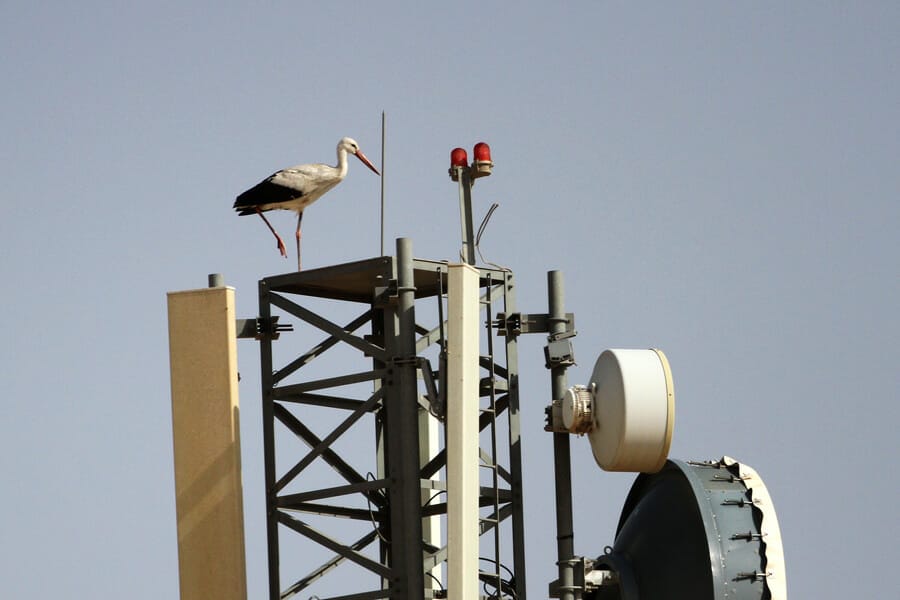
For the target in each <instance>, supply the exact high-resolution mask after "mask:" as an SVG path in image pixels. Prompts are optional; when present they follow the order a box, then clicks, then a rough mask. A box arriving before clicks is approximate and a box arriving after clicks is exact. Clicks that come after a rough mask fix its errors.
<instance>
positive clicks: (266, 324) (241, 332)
mask: <svg viewBox="0 0 900 600" xmlns="http://www.w3.org/2000/svg"><path fill="white" fill-rule="evenodd" d="M293 330H294V326H293V325H292V324H290V323H285V324H280V323H278V317H277V316H274V317H270V318H268V319H265V318H263V317H257V318H255V319H236V320H235V332H236V334H237V338H238V339H249V338H252V339H255V340H264V339H269V340H277V339H278V338H279V337H280V336H281V334H282V333H283V332H285V331H293Z"/></svg>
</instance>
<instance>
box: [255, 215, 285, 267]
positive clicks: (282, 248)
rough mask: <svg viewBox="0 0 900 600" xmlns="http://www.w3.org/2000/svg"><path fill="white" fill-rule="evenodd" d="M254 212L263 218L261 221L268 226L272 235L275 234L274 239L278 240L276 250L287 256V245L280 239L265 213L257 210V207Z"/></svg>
mask: <svg viewBox="0 0 900 600" xmlns="http://www.w3.org/2000/svg"><path fill="white" fill-rule="evenodd" d="M256 214H258V215H259V217H260V218H261V219H262V220H263V222H264V223H265V224H266V227H268V228H269V231H271V232H272V235H274V236H275V239H276V240H278V251H279V252H281V255H282V256H283V257H285V258H287V246H285V245H284V240H283V239H281V236H280V235H278V232H277V231H275V228H274V227H272V224H271V223H269V220H268V219H267V218H266V215H264V214H262V211H261V210H259V209H258V208H257V209H256Z"/></svg>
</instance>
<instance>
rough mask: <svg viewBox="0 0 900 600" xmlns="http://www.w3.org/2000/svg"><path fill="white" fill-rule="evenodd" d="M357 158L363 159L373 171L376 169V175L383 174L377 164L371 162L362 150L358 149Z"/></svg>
mask: <svg viewBox="0 0 900 600" xmlns="http://www.w3.org/2000/svg"><path fill="white" fill-rule="evenodd" d="M356 158H358V159H359V160H361V161H362V163H363V164H364V165H366V166H367V167H369V168H370V169H372V171H374V172H375V174H376V175H379V176H380V175H381V173H379V172H378V169H376V168H375V165H373V164H372V163H371V162H369V159H368V158H366V155H365V154H363V153H362V151H361V150H357V151H356Z"/></svg>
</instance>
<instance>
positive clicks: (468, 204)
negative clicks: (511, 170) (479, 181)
mask: <svg viewBox="0 0 900 600" xmlns="http://www.w3.org/2000/svg"><path fill="white" fill-rule="evenodd" d="M456 169H457V175H458V178H459V219H460V223H461V224H462V259H463V261H465V262H466V264H470V265H474V264H475V225H474V220H473V218H472V177H471V176H470V175H469V170H468V169H467V168H463V167H456Z"/></svg>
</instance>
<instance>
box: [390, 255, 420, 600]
mask: <svg viewBox="0 0 900 600" xmlns="http://www.w3.org/2000/svg"><path fill="white" fill-rule="evenodd" d="M415 300H416V288H415V279H414V272H413V253H412V241H411V240H410V239H408V238H399V239H398V240H397V308H396V318H395V319H394V320H393V321H394V325H395V329H394V331H393V332H392V333H393V334H394V335H393V340H392V344H391V346H392V350H393V352H392V353H391V354H392V356H391V359H392V365H391V371H392V376H391V377H390V379H391V380H392V381H391V384H390V385H389V386H388V389H387V390H386V392H387V395H386V397H385V403H386V409H387V419H388V423H387V427H388V432H387V433H388V439H387V443H388V465H387V466H388V475H389V476H390V479H391V488H390V502H391V510H390V513H391V559H392V561H391V568H392V569H394V571H395V573H396V574H397V577H396V578H395V582H394V586H393V590H392V592H393V593H392V597H393V598H398V599H403V600H413V599H416V598H422V597H423V596H424V593H425V574H424V569H423V567H422V502H421V484H420V476H419V414H418V411H419V402H418V383H417V380H416V363H415V355H416V329H415V328H416V316H415Z"/></svg>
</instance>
